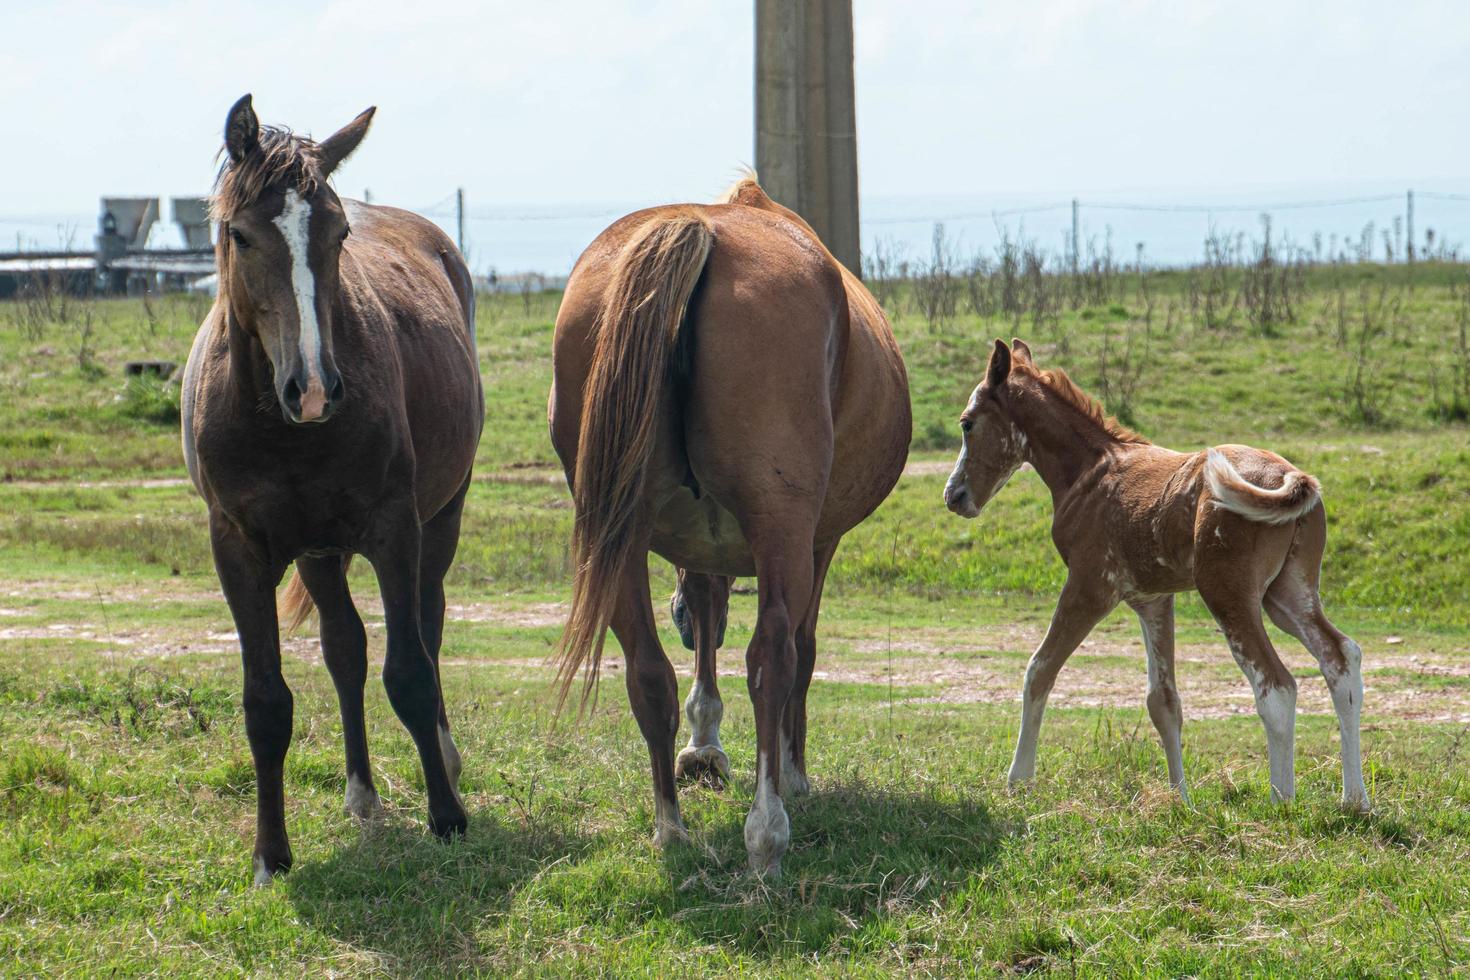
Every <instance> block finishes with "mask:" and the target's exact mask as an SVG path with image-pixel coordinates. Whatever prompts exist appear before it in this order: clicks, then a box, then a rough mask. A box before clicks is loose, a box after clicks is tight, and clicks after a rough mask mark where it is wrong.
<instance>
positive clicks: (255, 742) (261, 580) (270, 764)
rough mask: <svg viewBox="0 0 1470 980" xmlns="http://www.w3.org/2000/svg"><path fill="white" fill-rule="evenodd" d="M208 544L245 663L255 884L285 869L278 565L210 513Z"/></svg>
mask: <svg viewBox="0 0 1470 980" xmlns="http://www.w3.org/2000/svg"><path fill="white" fill-rule="evenodd" d="M209 535H210V545H211V548H212V550H213V551H214V567H215V570H216V571H218V573H219V582H220V588H221V589H223V590H224V593H225V601H226V602H227V603H229V606H230V614H231V616H233V617H234V620H235V630H236V632H238V633H239V635H240V654H241V659H242V661H243V662H244V667H245V692H244V698H243V706H244V709H245V735H246V737H247V738H248V739H249V740H250V754H251V756H252V757H253V758H254V760H255V854H254V860H253V864H254V866H255V883H256V884H257V885H265V884H269V883H270V880H271V878H272V877H274V876H275V875H278V874H283V873H284V872H286V871H289V870H290V868H291V844H290V842H289V840H287V838H286V790H285V785H284V780H283V769H284V766H285V762H286V749H287V748H288V747H289V746H290V744H291V716H292V699H291V689H290V688H289V687H287V686H286V680H285V678H284V677H282V676H281V637H280V627H279V623H278V621H277V619H276V585H277V584H278V583H279V582H280V581H281V576H282V574H284V572H285V566H284V565H273V564H269V563H267V562H266V561H264V560H263V559H262V558H261V557H260V550H259V549H257V548H255V547H253V546H252V544H251V542H249V541H247V540H246V539H245V538H244V537H243V536H242V535H241V533H240V531H239V530H238V529H237V528H236V527H235V526H234V525H233V524H232V523H231V522H229V521H228V520H226V519H224V518H222V517H218V516H216V515H214V514H211V515H210V521H209Z"/></svg>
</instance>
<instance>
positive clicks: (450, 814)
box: [429, 800, 469, 841]
mask: <svg viewBox="0 0 1470 980" xmlns="http://www.w3.org/2000/svg"><path fill="white" fill-rule="evenodd" d="M467 826H469V818H468V817H466V816H465V813H464V808H463V807H462V806H460V805H459V801H458V800H456V801H455V803H454V808H453V809H452V810H448V811H447V812H445V813H444V814H443V815H441V816H437V817H436V816H434V815H433V814H432V813H430V814H429V829H430V830H432V831H433V832H434V836H435V837H438V838H439V839H440V840H443V841H449V840H454V839H455V838H456V837H463V836H464V832H465V828H466V827H467Z"/></svg>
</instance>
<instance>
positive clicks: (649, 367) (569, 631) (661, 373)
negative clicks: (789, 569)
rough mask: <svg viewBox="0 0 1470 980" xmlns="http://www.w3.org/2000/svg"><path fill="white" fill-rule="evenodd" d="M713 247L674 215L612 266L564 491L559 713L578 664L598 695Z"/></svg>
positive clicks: (691, 216)
mask: <svg viewBox="0 0 1470 980" xmlns="http://www.w3.org/2000/svg"><path fill="white" fill-rule="evenodd" d="M713 243H714V231H713V229H712V228H711V227H710V225H709V222H708V221H706V220H705V218H704V217H703V216H702V215H701V214H700V213H699V212H697V211H694V210H692V209H691V210H686V211H679V212H675V213H672V214H668V215H665V216H662V217H657V218H652V219H650V220H649V221H648V223H647V224H645V225H643V226H642V227H641V228H639V229H638V230H637V231H635V232H634V233H633V237H632V238H630V239H629V240H628V242H627V244H626V245H624V246H623V250H622V252H621V253H620V254H619V255H618V258H617V261H616V265H615V267H614V269H613V276H612V281H611V283H609V285H608V289H607V294H606V298H605V299H604V304H603V308H602V311H601V313H600V314H599V316H598V321H597V326H596V341H595V344H596V346H595V348H594V350H593V354H592V366H591V369H590V371H589V372H588V375H587V381H586V387H585V389H584V392H583V401H582V421H581V430H580V435H579V437H578V443H577V466H576V471H575V473H574V476H573V484H574V486H573V490H572V502H573V504H574V505H575V508H576V523H575V525H574V527H573V530H572V544H571V557H572V562H573V567H574V568H575V569H576V572H575V578H574V580H573V583H572V607H571V612H570V613H569V614H568V616H567V625H566V629H565V630H564V631H563V632H562V637H561V643H560V644H559V645H558V646H557V649H556V652H555V654H553V658H554V660H555V662H556V665H557V681H558V686H559V691H558V707H560V706H562V705H564V704H565V703H566V699H567V695H568V694H569V693H570V691H571V686H572V682H573V681H574V680H575V679H576V676H577V673H578V672H579V671H582V670H583V668H584V667H585V668H586V673H585V677H584V680H583V687H582V704H583V705H584V706H585V704H586V703H587V700H588V698H589V697H591V695H592V693H593V691H594V690H595V689H596V684H597V673H598V668H599V667H600V665H601V662H602V647H603V642H604V639H605V637H606V634H607V627H608V621H609V620H610V619H611V617H612V609H613V603H614V601H615V599H616V597H617V592H618V587H619V584H620V582H621V579H622V577H623V571H624V569H625V568H626V567H627V564H628V560H629V557H630V556H631V553H632V551H633V548H634V545H635V544H636V541H635V539H634V524H635V521H636V519H637V517H638V510H639V508H640V507H641V506H642V505H643V491H644V483H645V482H646V474H647V470H648V461H649V458H650V457H651V456H652V455H653V449H654V440H655V437H656V435H657V431H656V421H657V418H656V416H657V412H658V408H659V402H660V400H661V399H662V398H663V397H664V392H665V390H666V388H667V380H668V376H669V371H670V368H671V365H672V362H673V358H674V351H675V348H676V345H677V342H678V337H679V325H680V323H681V321H682V320H683V319H684V313H685V309H686V308H687V307H688V305H689V297H690V296H691V295H692V294H693V292H694V287H695V284H696V283H698V282H699V277H700V274H701V273H702V272H703V271H704V263H705V260H706V259H707V258H708V257H709V252H710V247H711V246H712V245H713Z"/></svg>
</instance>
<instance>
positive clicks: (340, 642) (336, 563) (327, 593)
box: [296, 555, 382, 820]
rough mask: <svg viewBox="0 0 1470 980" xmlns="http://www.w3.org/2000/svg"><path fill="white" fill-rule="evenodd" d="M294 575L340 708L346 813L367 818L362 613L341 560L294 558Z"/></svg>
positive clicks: (376, 808)
mask: <svg viewBox="0 0 1470 980" xmlns="http://www.w3.org/2000/svg"><path fill="white" fill-rule="evenodd" d="M296 574H298V575H300V576H301V581H302V583H303V584H304V585H305V586H306V589H307V591H308V592H309V593H311V600H312V602H314V603H315V604H316V608H317V615H318V617H319V618H320V619H321V634H322V659H323V660H325V661H326V663H327V670H328V671H329V672H330V673H331V675H332V684H333V686H334V687H336V689H337V704H338V706H339V707H340V709H341V712H342V746H343V749H344V751H345V753H346V756H347V812H348V813H350V814H352V815H353V816H354V817H357V818H358V819H359V820H370V819H372V818H373V817H375V816H377V815H378V814H379V813H380V812H381V811H382V807H381V805H380V804H379V802H378V791H377V788H376V787H375V786H374V785H373V770H372V767H371V766H370V765H369V764H368V747H367V725H366V722H365V721H364V718H363V708H362V692H363V687H364V686H365V685H366V683H367V632H366V631H365V630H364V629H363V626H362V617H361V616H359V615H358V614H357V609H356V607H355V606H353V604H352V594H351V593H350V592H349V591H348V588H347V567H346V563H345V562H344V561H343V559H341V558H339V557H337V556H335V555H332V556H328V557H323V558H307V557H303V558H298V559H296Z"/></svg>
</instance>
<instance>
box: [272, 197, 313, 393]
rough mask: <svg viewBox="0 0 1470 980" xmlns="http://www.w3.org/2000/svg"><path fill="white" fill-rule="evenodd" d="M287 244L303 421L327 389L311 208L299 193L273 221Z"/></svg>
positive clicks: (288, 201) (290, 198)
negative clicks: (311, 254) (302, 378)
mask: <svg viewBox="0 0 1470 980" xmlns="http://www.w3.org/2000/svg"><path fill="white" fill-rule="evenodd" d="M271 223H272V224H274V225H275V226H276V227H277V228H279V229H280V231H281V237H282V238H284V239H285V240H286V251H287V253H289V254H290V256H291V292H292V293H293V294H294V295H295V297H296V313H297V317H298V318H299V320H300V326H301V329H300V334H301V338H300V342H299V343H300V350H301V362H302V364H304V365H305V367H306V390H305V391H303V392H302V393H301V417H302V418H303V419H314V418H317V417H319V416H320V415H321V413H322V409H323V408H324V407H325V405H326V388H325V387H324V386H323V384H322V332H321V324H320V323H319V322H318V321H317V316H316V277H314V276H313V275H312V274H311V264H310V262H308V261H307V258H308V251H307V246H308V244H309V243H310V236H311V205H310V204H308V203H307V202H306V200H305V199H304V198H303V197H302V196H301V195H300V194H298V193H297V192H296V191H295V190H288V191H286V200H285V203H284V204H283V205H282V206H281V213H280V214H278V215H276V217H275V218H274V219H272V222H271Z"/></svg>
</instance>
